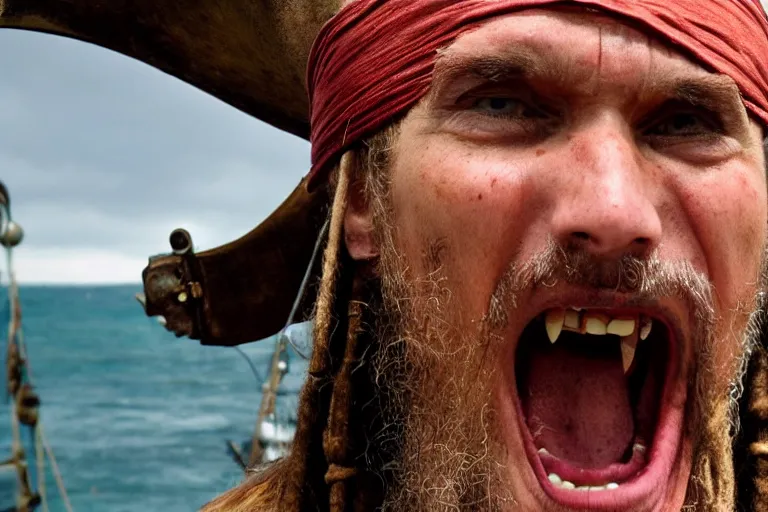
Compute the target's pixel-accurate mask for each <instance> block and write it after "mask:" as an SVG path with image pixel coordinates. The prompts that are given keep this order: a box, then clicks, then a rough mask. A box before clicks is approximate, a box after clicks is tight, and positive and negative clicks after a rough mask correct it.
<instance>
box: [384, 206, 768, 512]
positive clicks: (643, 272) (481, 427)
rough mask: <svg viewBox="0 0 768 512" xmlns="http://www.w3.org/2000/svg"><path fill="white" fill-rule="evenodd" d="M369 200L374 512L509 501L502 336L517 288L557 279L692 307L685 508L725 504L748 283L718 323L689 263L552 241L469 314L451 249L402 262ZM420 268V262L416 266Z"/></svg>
mask: <svg viewBox="0 0 768 512" xmlns="http://www.w3.org/2000/svg"><path fill="white" fill-rule="evenodd" d="M374 204H376V205H379V209H380V211H379V212H377V214H376V215H375V218H376V219H377V237H378V240H379V248H380V260H379V263H378V272H377V280H378V281H379V282H378V285H379V286H378V287H379V289H380V293H381V296H380V297H379V299H380V300H374V301H372V304H374V306H373V313H374V318H375V322H376V325H375V326H374V335H375V336H376V338H377V340H378V346H379V350H378V352H377V354H376V356H375V358H374V361H373V365H372V367H373V370H374V381H375V383H376V385H377V386H378V390H379V394H378V396H379V400H380V401H381V403H380V409H381V411H382V419H383V423H384V424H385V426H386V428H385V429H383V430H382V431H381V432H380V433H379V435H378V438H377V439H376V440H375V444H377V445H378V446H379V447H380V448H381V450H380V453H386V454H389V457H388V459H387V460H386V461H384V462H383V464H384V465H385V466H386V471H385V472H386V473H387V474H388V475H389V476H388V478H387V480H388V482H389V484H388V486H387V493H386V497H385V500H384V503H383V507H382V510H392V511H401V510H409V511H436V510H467V511H470V510H472V511H485V510H488V511H497V510H507V509H514V508H515V496H513V495H512V493H511V489H512V485H511V484H510V482H509V478H510V476H509V475H510V471H509V469H508V466H509V465H513V466H514V465H516V464H517V465H527V464H529V462H528V461H527V460H522V461H514V460H509V459H508V458H507V455H506V453H507V449H506V445H505V441H504V438H503V436H502V433H501V432H502V429H501V428H500V425H499V419H498V417H497V411H496V407H495V403H494V400H495V396H496V395H495V391H494V390H495V389H496V387H497V385H498V381H499V378H500V375H499V373H500V372H499V369H498V364H497V361H498V360H499V357H501V355H502V354H503V353H504V352H505V350H506V349H507V348H508V343H509V340H507V339H505V337H504V335H503V332H504V330H505V327H506V325H507V323H508V320H509V318H511V317H512V316H513V315H515V311H516V309H517V306H518V301H519V300H520V298H521V297H522V296H524V295H527V294H530V293H533V292H535V291H536V290H537V289H539V288H542V287H551V286H555V285H556V284H569V285H574V286H581V287H589V288H591V289H595V290H611V291H618V292H624V293H631V294H632V295H633V296H634V297H637V298H638V300H644V301H654V300H658V299H659V298H662V297H664V298H675V299H678V300H680V301H682V302H683V303H685V304H686V305H687V306H688V311H689V312H690V317H689V318H688V321H689V322H690V326H691V340H693V342H694V347H693V350H694V360H693V362H692V363H691V367H690V369H689V371H688V382H687V386H688V395H687V396H688V401H687V409H686V411H685V425H684V427H683V428H684V432H683V434H684V435H685V436H686V437H687V438H688V439H689V440H690V441H691V443H692V447H693V465H692V472H691V476H690V480H689V485H688V489H687V494H686V502H685V505H684V509H690V510H697V511H703V510H713V511H714V510H718V511H721V510H733V508H734V499H735V485H734V468H733V449H732V443H733V436H734V435H735V433H736V431H737V430H738V407H737V404H738V399H739V396H740V393H741V390H742V379H743V375H744V373H745V369H746V364H747V362H748V360H749V356H750V354H751V351H752V348H753V347H754V346H755V344H756V342H757V339H758V336H759V330H760V321H761V319H762V314H761V312H762V310H763V304H762V297H763V296H762V294H761V293H758V294H755V287H754V285H753V286H752V287H748V286H747V287H745V291H744V295H745V297H744V299H745V300H743V301H742V303H743V304H745V305H744V306H743V307H741V308H740V309H739V310H738V311H735V312H732V318H734V320H733V321H732V322H731V324H730V325H728V326H723V325H720V324H721V323H722V322H719V320H718V316H717V313H716V309H715V305H714V300H713V288H712V285H711V283H710V282H709V281H708V279H707V278H706V277H705V276H704V275H703V274H701V273H699V272H697V271H695V269H694V268H693V267H692V266H691V265H690V264H689V263H687V262H670V261H662V260H660V259H659V258H658V256H657V255H655V254H651V255H649V256H648V257H644V258H640V257H635V256H626V257H623V258H620V259H617V260H615V261H605V260H597V259H595V258H594V257H592V256H591V255H590V254H588V253H586V252H584V251H583V250H580V249H579V248H578V247H564V246H561V245H558V244H556V243H554V242H550V243H549V244H548V246H547V247H546V249H545V250H543V251H542V252H541V253H540V254H537V255H535V256H534V257H533V258H531V259H530V260H528V261H523V262H516V263H514V264H511V265H510V266H509V269H508V270H507V272H505V273H504V274H503V275H502V276H501V277H500V278H499V279H498V281H497V283H496V286H495V289H494V290H493V292H492V293H491V294H490V296H489V297H488V302H487V310H486V314H485V316H484V317H483V318H480V319H466V318H463V316H464V315H463V312H462V307H461V306H462V300H461V297H459V296H457V295H456V294H454V293H453V291H452V289H451V285H450V284H451V283H450V279H449V274H448V272H447V271H446V269H445V265H444V261H447V259H444V258H443V257H444V256H445V255H446V254H447V252H449V251H450V248H446V247H444V246H438V244H430V243H429V242H425V245H426V247H427V250H426V251H425V252H424V253H425V254H426V255H427V256H425V258H424V261H421V262H416V263H418V265H414V264H413V263H414V262H408V261H406V258H405V257H404V256H403V254H404V252H403V251H401V250H399V248H398V244H397V239H396V230H395V229H394V227H393V226H392V223H391V219H392V215H391V212H389V211H387V209H386V208H384V205H386V199H385V198H382V197H379V198H378V200H376V201H374ZM764 260H765V258H764ZM764 262H765V261H764ZM764 266H765V265H763V267H764ZM416 267H421V268H424V269H425V271H423V272H421V273H420V274H418V275H415V274H414V272H413V270H412V269H413V268H416ZM764 275H765V272H762V273H761V278H760V279H759V280H757V282H758V283H759V285H758V286H757V289H759V290H762V289H764V288H763V285H764V281H765V279H764V278H763V277H762V276H764ZM467 326H470V327H467ZM734 332H736V333H737V334H734ZM735 338H737V339H735ZM723 344H728V345H727V346H733V347H735V348H734V351H733V354H732V355H730V358H729V361H728V363H727V364H722V363H721V364H718V363H717V362H716V358H715V357H714V353H715V352H714V350H713V349H714V347H716V346H720V347H722V346H724V345H723Z"/></svg>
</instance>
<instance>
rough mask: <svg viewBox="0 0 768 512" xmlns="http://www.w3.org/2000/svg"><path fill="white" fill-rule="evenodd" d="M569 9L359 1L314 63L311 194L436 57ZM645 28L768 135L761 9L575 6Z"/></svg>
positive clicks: (626, 3)
mask: <svg viewBox="0 0 768 512" xmlns="http://www.w3.org/2000/svg"><path fill="white" fill-rule="evenodd" d="M558 3H560V4H562V3H566V2H563V0H358V1H356V2H354V3H352V4H350V5H348V6H347V7H345V8H344V9H342V10H341V11H340V12H339V13H338V15H336V16H335V17H334V18H333V19H332V20H331V21H329V22H328V23H327V24H326V25H325V26H324V27H323V29H322V30H321V32H320V34H319V35H318V37H317V40H316V41H315V45H314V46H313V48H312V52H311V54H310V58H309V68H308V77H307V83H308V88H309V91H308V92H309V97H310V108H311V112H310V120H311V142H312V169H311V171H310V180H309V184H310V186H313V185H316V184H317V183H318V182H322V181H323V180H324V179H325V177H326V175H327V172H328V168H329V167H330V165H331V164H332V163H333V162H335V161H336V160H337V159H338V158H339V157H340V156H341V154H342V153H343V152H344V151H345V150H346V149H348V148H349V147H350V146H351V145H353V144H355V143H356V142H359V141H360V140H362V139H363V138H365V137H367V136H370V135H372V134H373V133H375V132H376V131H377V130H379V129H381V128H383V127H384V126H386V125H387V124H388V123H390V122H391V121H392V120H393V119H395V118H397V117H398V116H400V115H402V114H404V113H405V112H407V111H408V110H410V109H411V108H412V107H413V106H414V105H416V103H417V102H418V101H419V100H420V99H422V98H423V97H424V96H425V95H426V94H427V92H428V90H429V87H430V84H431V81H432V71H433V69H434V64H435V60H436V59H437V55H438V50H439V49H441V48H445V47H447V46H449V45H450V44H451V42H453V41H454V40H455V39H456V38H457V37H458V36H460V35H461V34H462V33H464V32H466V31H467V30H470V29H472V28H475V27H477V26H478V25H479V24H481V23H482V22H484V21H487V20H489V19H490V18H492V17H495V16H500V15H503V14H508V13H512V12H516V11H520V10H523V9H529V8H534V7H544V6H547V5H552V4H558ZM567 3H570V4H579V5H583V6H585V7H592V8H600V9H602V10H603V11H606V12H608V13H612V14H616V15H620V16H623V17H625V18H628V19H630V20H634V21H636V22H639V23H640V24H641V25H643V26H646V27H648V29H649V31H650V32H651V33H653V34H655V35H657V36H658V37H659V38H661V39H662V40H665V41H667V42H668V43H671V44H672V45H673V46H677V47H681V48H682V49H684V50H687V53H688V54H690V55H692V56H693V57H695V58H697V59H699V61H700V62H701V63H702V64H704V65H705V66H708V67H709V68H711V70H713V71H716V72H719V73H724V74H726V75H728V76H730V77H731V78H732V79H733V80H734V81H735V82H736V84H737V85H738V86H739V88H740V90H741V93H742V97H743V101H744V104H745V106H746V107H747V109H749V111H750V112H751V113H752V114H753V115H755V116H757V117H758V118H759V119H761V120H762V121H763V122H764V123H765V124H766V125H768V21H767V20H766V16H765V11H763V8H762V7H761V5H760V1H759V0H571V1H570V2H567Z"/></svg>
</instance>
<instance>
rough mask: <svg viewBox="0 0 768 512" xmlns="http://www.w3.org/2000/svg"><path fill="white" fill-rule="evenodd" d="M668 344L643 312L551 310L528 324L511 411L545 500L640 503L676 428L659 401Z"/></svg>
mask: <svg viewBox="0 0 768 512" xmlns="http://www.w3.org/2000/svg"><path fill="white" fill-rule="evenodd" d="M674 341H675V337H674V336H673V333H672V330H671V329H670V328H669V325H668V324H667V323H666V322H665V321H664V319H663V318H662V317H661V315H654V314H653V313H651V312H648V311H632V310H614V309H580V308H555V309H549V310H547V311H545V312H543V313H542V314H540V315H539V316H538V317H536V318H535V319H534V320H533V321H532V322H531V323H530V324H528V326H527V327H526V328H525V330H524V331H523V334H522V336H521V338H520V342H519V344H518V349H517V355H516V367H515V370H516V372H515V374H516V384H517V389H518V396H519V397H520V400H519V410H518V412H519V417H520V419H521V426H523V427H525V428H522V430H523V432H524V437H525V441H526V445H527V452H528V458H529V461H530V462H531V465H532V467H533V469H534V472H535V473H536V475H537V477H538V479H539V482H540V484H541V486H542V488H543V489H544V491H545V492H546V493H547V494H548V495H549V496H550V498H552V499H554V500H555V501H557V502H559V503H560V504H561V505H565V506H569V507H573V508H583V507H587V506H588V507H589V508H590V509H592V510H597V509H600V508H602V507H601V504H602V505H604V507H605V508H607V509H610V510H613V509H615V507H617V506H619V505H621V504H623V505H624V506H627V507H629V506H631V505H632V504H633V503H636V502H637V501H638V500H642V501H646V500H647V499H649V498H650V495H651V494H653V493H654V489H655V488H657V487H658V486H660V485H661V484H662V482H661V480H664V481H666V480H667V479H668V478H669V476H670V472H671V470H672V466H673V465H674V462H675V460H676V457H677V451H678V446H679V444H680V435H681V430H680V420H679V418H678V417H677V415H676V414H670V413H671V412H672V411H670V407H669V406H665V404H666V403H668V402H669V400H667V399H666V398H665V396H666V395H667V391H669V390H668V389H667V388H670V387H671V386H672V384H671V383H672V382H674V379H672V378H671V376H672V375H673V372H674V371H676V366H677V361H678V359H679V357H678V356H677V355H676V354H677V351H676V350H674V347H673V345H674V344H675V343H674ZM654 466H655V470H654V469H653V468H654ZM656 492H658V490H656ZM651 499H652V498H651Z"/></svg>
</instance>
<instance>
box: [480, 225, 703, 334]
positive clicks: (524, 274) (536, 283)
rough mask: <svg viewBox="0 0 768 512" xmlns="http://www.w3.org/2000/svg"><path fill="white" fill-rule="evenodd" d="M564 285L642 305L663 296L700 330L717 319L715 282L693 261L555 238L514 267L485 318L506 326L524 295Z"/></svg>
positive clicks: (503, 279)
mask: <svg viewBox="0 0 768 512" xmlns="http://www.w3.org/2000/svg"><path fill="white" fill-rule="evenodd" d="M563 284H565V285H570V286H573V287H578V288H584V289H587V290H590V291H594V292H614V293H620V294H627V295H630V296H631V300H632V302H637V303H639V304H641V303H653V302H656V301H658V300H660V299H662V298H672V299H678V300H681V301H683V302H684V303H685V304H686V305H687V306H688V308H689V310H690V312H691V314H692V318H693V320H694V321H695V323H697V324H698V329H697V330H702V329H707V328H708V327H711V326H712V324H713V322H714V318H715V308H714V298H713V297H714V286H713V285H712V283H711V282H710V280H709V279H708V278H707V276H706V275H705V274H703V273H702V272H699V271H697V270H696V269H695V268H694V266H693V265H692V264H691V263H690V262H689V261H685V260H677V261H673V260H663V259H661V258H660V256H659V253H658V251H653V252H651V253H649V254H648V255H644V256H638V255H635V254H624V255H621V256H619V257H615V258H604V257H598V256H596V255H594V254H592V253H590V252H589V251H587V250H585V249H583V248H581V247H578V246H573V245H563V244H559V243H557V242H556V241H554V240H551V239H550V240H549V241H548V243H547V245H546V247H545V248H544V249H543V250H542V251H541V252H539V253H537V254H535V255H534V256H533V257H531V258H530V259H528V260H526V261H524V262H522V263H521V262H514V263H512V264H510V265H509V267H508V269H507V270H506V271H505V272H504V274H503V275H502V276H501V277H500V279H499V280H498V281H497V284H496V287H495V289H494V292H493V294H492V295H491V299H490V304H489V308H488V314H487V318H486V320H487V322H488V323H489V324H490V326H491V327H492V328H493V327H496V328H499V327H503V326H504V325H506V322H507V314H508V312H510V311H511V310H514V309H516V308H517V307H518V305H519V302H520V298H521V297H522V296H523V295H524V294H530V293H533V292H535V291H536V290H537V289H541V288H553V287H555V286H557V285H563Z"/></svg>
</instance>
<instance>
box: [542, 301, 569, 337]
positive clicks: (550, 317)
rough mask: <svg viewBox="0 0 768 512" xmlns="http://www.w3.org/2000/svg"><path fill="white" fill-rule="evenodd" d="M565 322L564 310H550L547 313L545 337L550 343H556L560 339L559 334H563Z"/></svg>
mask: <svg viewBox="0 0 768 512" xmlns="http://www.w3.org/2000/svg"><path fill="white" fill-rule="evenodd" d="M564 322H565V310H564V309H550V310H549V311H547V318H546V320H545V323H546V327H547V337H549V341H550V343H554V342H556V341H557V338H559V337H560V333H561V332H563V323H564Z"/></svg>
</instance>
